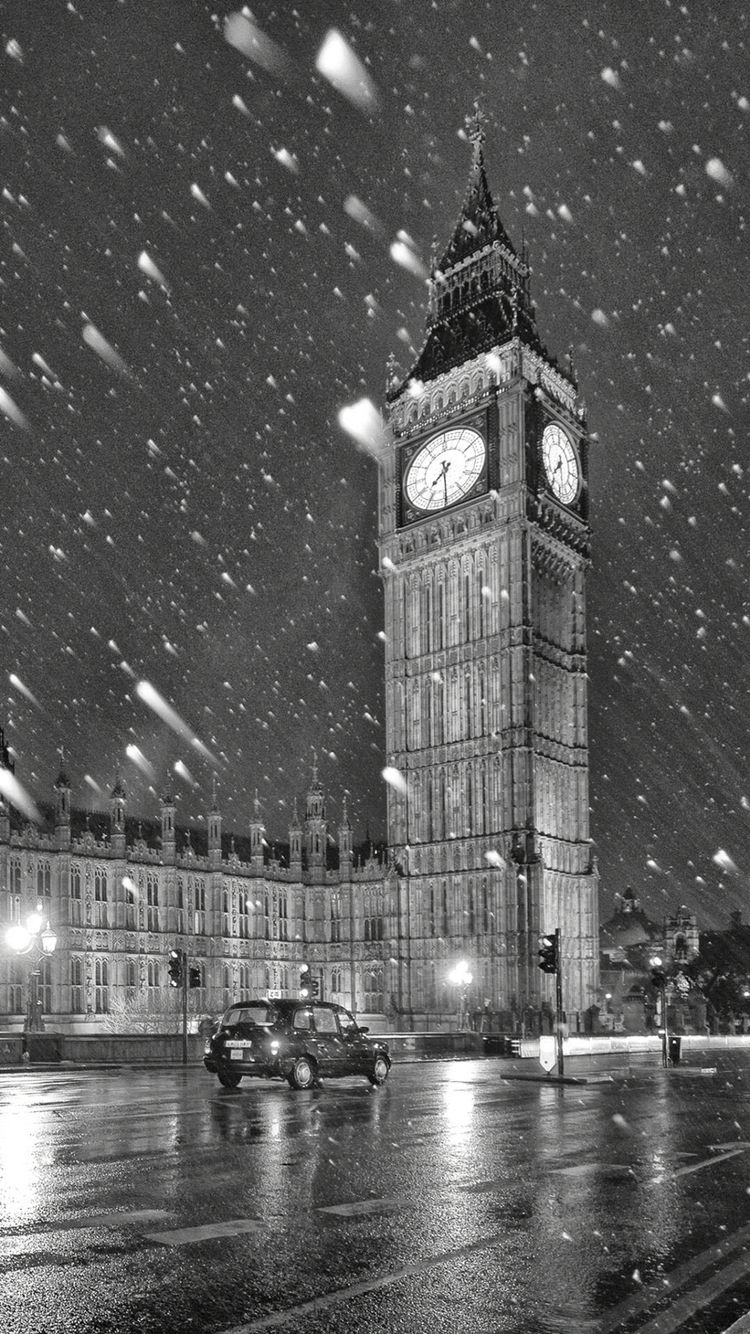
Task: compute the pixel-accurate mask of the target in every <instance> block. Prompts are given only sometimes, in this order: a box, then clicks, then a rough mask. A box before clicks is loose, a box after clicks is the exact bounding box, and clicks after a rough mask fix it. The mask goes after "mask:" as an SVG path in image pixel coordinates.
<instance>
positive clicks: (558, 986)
mask: <svg viewBox="0 0 750 1334" xmlns="http://www.w3.org/2000/svg"><path fill="white" fill-rule="evenodd" d="M555 960H556V963H557V973H556V974H555V1010H556V1014H555V1031H556V1033H557V1070H558V1074H560V1075H561V1076H562V1075H564V1074H565V1057H564V1055H563V1014H564V1010H563V992H562V932H561V931H560V928H559V926H558V927H556V928H555Z"/></svg>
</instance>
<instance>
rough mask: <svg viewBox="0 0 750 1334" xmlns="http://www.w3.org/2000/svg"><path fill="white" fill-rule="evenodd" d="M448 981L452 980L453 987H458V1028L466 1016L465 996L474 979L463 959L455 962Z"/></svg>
mask: <svg viewBox="0 0 750 1334" xmlns="http://www.w3.org/2000/svg"><path fill="white" fill-rule="evenodd" d="M448 981H449V982H452V983H453V985H454V987H459V988H460V993H459V994H460V1006H459V1011H458V1027H459V1028H460V1027H461V1024H462V1023H463V1022H464V1020H465V1017H466V996H467V993H468V990H469V987H470V986H471V984H472V982H473V981H474V979H473V977H472V975H471V973H470V972H469V970H468V967H467V965H466V964H465V963H464V962H463V960H462V961H461V962H460V963H457V964H456V967H455V968H454V969H453V972H452V973H451V975H450V977H449V979H448ZM467 1027H468V1024H467Z"/></svg>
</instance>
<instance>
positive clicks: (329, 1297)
mask: <svg viewBox="0 0 750 1334" xmlns="http://www.w3.org/2000/svg"><path fill="white" fill-rule="evenodd" d="M504 1239H507V1238H506V1234H505V1233H503V1232H496V1233H495V1234H494V1236H492V1237H485V1238H484V1239H483V1240H482V1241H472V1242H470V1243H469V1244H468V1245H467V1246H459V1247H457V1249H456V1250H454V1251H444V1252H443V1253H442V1255H433V1256H431V1257H430V1258H429V1259H427V1260H420V1261H418V1262H417V1263H416V1264H412V1265H404V1266H403V1268H402V1269H394V1271H393V1273H391V1274H383V1275H382V1277H381V1278H373V1279H368V1280H366V1281H365V1282H364V1283H353V1284H352V1286H351V1287H350V1288H336V1289H334V1291H333V1292H326V1293H324V1294H323V1296H322V1297H313V1299H312V1301H309V1302H300V1304H299V1306H288V1307H287V1308H286V1310H285V1311H274V1312H273V1314H271V1315H266V1316H261V1317H260V1319H259V1320H251V1321H250V1323H249V1324H247V1325H233V1326H232V1328H231V1329H224V1330H220V1331H218V1334H255V1331H256V1330H259V1329H278V1328H280V1327H281V1326H282V1325H286V1324H288V1323H289V1322H290V1321H297V1322H298V1321H299V1319H300V1317H301V1316H310V1315H320V1314H321V1313H322V1312H323V1311H325V1309H326V1307H329V1306H339V1305H341V1304H342V1303H343V1302H348V1301H351V1300H352V1298H353V1297H363V1296H366V1295H367V1293H370V1292H378V1291H380V1290H381V1289H382V1288H387V1287H390V1285H391V1284H392V1283H398V1282H400V1280H401V1279H403V1278H413V1277H415V1276H416V1275H417V1274H423V1273H425V1272H426V1271H427V1270H428V1269H437V1267H438V1266H439V1265H444V1264H450V1263H452V1262H453V1261H455V1260H460V1259H461V1258H462V1257H463V1256H465V1255H473V1254H474V1252H475V1251H482V1250H487V1249H488V1248H489V1247H490V1246H500V1245H502V1242H503V1240H504ZM295 1328H296V1329H300V1328H301V1326H300V1324H299V1323H297V1324H296V1325H295Z"/></svg>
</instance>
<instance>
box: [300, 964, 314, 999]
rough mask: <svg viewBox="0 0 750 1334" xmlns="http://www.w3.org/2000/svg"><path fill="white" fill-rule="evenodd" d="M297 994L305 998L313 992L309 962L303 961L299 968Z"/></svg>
mask: <svg viewBox="0 0 750 1334" xmlns="http://www.w3.org/2000/svg"><path fill="white" fill-rule="evenodd" d="M299 994H300V996H302V997H303V998H305V999H306V998H307V997H308V996H312V995H313V994H314V993H313V980H312V975H311V973H310V965H309V963H303V964H302V965H301V967H300V970H299Z"/></svg>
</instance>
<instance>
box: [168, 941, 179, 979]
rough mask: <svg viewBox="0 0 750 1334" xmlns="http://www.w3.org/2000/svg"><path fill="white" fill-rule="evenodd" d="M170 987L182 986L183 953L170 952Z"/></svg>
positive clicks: (177, 951)
mask: <svg viewBox="0 0 750 1334" xmlns="http://www.w3.org/2000/svg"><path fill="white" fill-rule="evenodd" d="M168 971H169V985H170V987H180V986H182V951H181V950H170V951H169V968H168Z"/></svg>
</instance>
